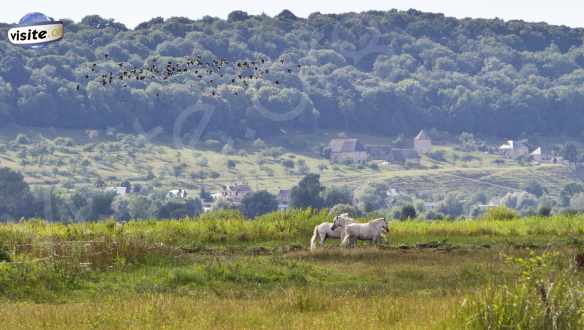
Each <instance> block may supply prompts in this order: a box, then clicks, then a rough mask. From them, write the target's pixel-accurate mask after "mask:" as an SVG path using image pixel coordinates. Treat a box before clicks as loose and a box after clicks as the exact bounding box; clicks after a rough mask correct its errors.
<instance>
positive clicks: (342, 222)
mask: <svg viewBox="0 0 584 330" xmlns="http://www.w3.org/2000/svg"><path fill="white" fill-rule="evenodd" d="M333 223H336V224H337V225H338V226H341V227H344V226H346V225H348V224H351V223H355V220H353V219H352V218H351V217H349V214H348V213H343V214H340V215H337V216H336V217H335V218H334V220H333Z"/></svg>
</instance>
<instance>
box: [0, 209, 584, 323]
mask: <svg viewBox="0 0 584 330" xmlns="http://www.w3.org/2000/svg"><path fill="white" fill-rule="evenodd" d="M327 217H328V216H327V214H326V212H315V211H311V210H304V211H293V212H283V213H274V214H269V215H266V216H264V217H262V218H259V219H257V220H255V221H249V220H244V219H241V218H240V217H239V216H238V214H237V213H233V212H221V213H210V214H205V215H204V216H203V217H201V218H197V219H187V220H181V221H142V222H130V223H128V224H125V225H123V226H120V225H116V224H115V223H114V222H101V223H85V224H72V225H62V224H48V223H46V222H43V221H29V222H25V223H20V224H7V225H0V246H2V249H1V251H4V252H3V253H1V254H0V258H4V259H5V260H9V261H10V262H4V263H1V262H0V310H2V327H3V328H6V329H19V328H26V329H39V328H51V329H53V328H75V329H94V328H104V329H110V328H130V329H142V328H146V329H159V328H168V329H184V328H202V329H218V328H219V329H234V328H238V329H241V328H245V329H252V328H253V329H256V328H260V329H261V328H266V329H289V328H319V329H320V328H322V329H349V328H353V329H355V328H358V329H381V328H385V329H456V328H460V329H464V328H466V326H465V323H464V322H463V321H460V319H459V318H458V315H460V313H461V311H462V310H464V308H465V307H464V306H465V305H466V304H467V301H469V300H471V301H472V300H473V299H474V298H473V297H476V296H477V295H478V294H481V293H482V292H484V290H486V289H487V288H489V287H493V286H495V287H500V286H502V285H508V284H512V283H515V281H516V280H517V279H518V278H519V277H520V276H521V274H522V273H523V271H522V270H521V269H520V268H518V267H517V266H516V265H515V264H513V263H510V262H509V261H508V260H509V258H510V257H526V256H529V255H530V254H534V255H540V254H542V253H548V252H550V251H551V252H556V253H558V254H557V255H555V257H554V258H556V259H557V260H558V261H559V262H560V263H561V264H562V265H563V266H562V267H567V266H566V265H568V264H571V263H572V258H573V256H574V255H575V254H576V253H577V252H578V251H579V250H580V248H581V246H584V240H583V239H582V235H583V234H584V216H574V217H565V216H564V217H561V216H556V217H550V218H537V217H534V218H524V219H517V220H512V221H498V220H495V219H481V220H468V221H453V222H447V221H439V222H424V221H408V222H393V223H392V224H391V226H390V234H389V235H388V237H387V240H386V242H385V243H383V244H381V245H379V246H370V245H367V244H364V245H361V246H359V247H358V248H356V249H350V250H346V249H340V248H338V247H337V244H338V241H331V242H330V243H329V244H327V246H326V247H325V248H322V249H319V250H318V251H316V252H310V251H308V249H307V247H308V240H309V239H310V236H311V233H312V228H313V226H314V225H315V224H317V223H320V222H323V221H325V220H326V219H327ZM475 328H476V327H475ZM499 328H502V327H499Z"/></svg>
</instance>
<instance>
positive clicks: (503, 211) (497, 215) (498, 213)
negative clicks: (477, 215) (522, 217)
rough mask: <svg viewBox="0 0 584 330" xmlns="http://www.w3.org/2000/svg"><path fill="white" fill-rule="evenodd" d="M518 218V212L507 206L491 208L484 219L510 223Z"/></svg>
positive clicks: (484, 215)
mask: <svg viewBox="0 0 584 330" xmlns="http://www.w3.org/2000/svg"><path fill="white" fill-rule="evenodd" d="M517 218H519V215H518V214H517V212H516V211H514V210H512V209H510V208H507V207H505V206H498V207H493V208H490V209H488V210H487V211H486V212H485V214H483V219H487V220H495V221H508V220H514V219H517Z"/></svg>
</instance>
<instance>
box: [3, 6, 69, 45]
mask: <svg viewBox="0 0 584 330" xmlns="http://www.w3.org/2000/svg"><path fill="white" fill-rule="evenodd" d="M64 34H65V30H64V29H63V22H60V21H55V20H53V19H52V18H50V17H47V16H45V15H43V14H41V13H30V14H26V15H24V17H23V18H21V19H20V21H19V22H18V26H17V27H14V28H11V29H10V30H8V40H9V41H10V42H11V43H12V44H15V45H21V46H27V47H31V48H40V47H44V46H46V45H47V44H49V43H51V42H55V41H59V40H61V39H63V35H64Z"/></svg>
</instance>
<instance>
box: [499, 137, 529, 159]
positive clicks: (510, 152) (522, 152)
mask: <svg viewBox="0 0 584 330" xmlns="http://www.w3.org/2000/svg"><path fill="white" fill-rule="evenodd" d="M499 152H500V153H501V154H502V155H503V156H505V157H507V158H519V157H523V156H527V155H529V148H528V147H527V140H521V141H514V140H508V141H507V142H505V143H504V144H502V145H501V146H500V147H499Z"/></svg>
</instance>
